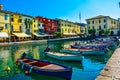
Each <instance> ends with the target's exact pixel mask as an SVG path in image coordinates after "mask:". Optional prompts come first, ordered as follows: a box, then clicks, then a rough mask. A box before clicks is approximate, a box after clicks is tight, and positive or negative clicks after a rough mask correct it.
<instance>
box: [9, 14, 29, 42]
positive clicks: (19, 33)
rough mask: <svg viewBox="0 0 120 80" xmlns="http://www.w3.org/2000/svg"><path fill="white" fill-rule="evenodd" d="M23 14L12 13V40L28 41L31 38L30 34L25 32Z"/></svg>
mask: <svg viewBox="0 0 120 80" xmlns="http://www.w3.org/2000/svg"><path fill="white" fill-rule="evenodd" d="M22 16H23V14H19V13H13V12H11V13H10V25H11V40H12V41H26V40H29V39H30V36H29V35H27V34H25V33H24V32H23V23H22Z"/></svg>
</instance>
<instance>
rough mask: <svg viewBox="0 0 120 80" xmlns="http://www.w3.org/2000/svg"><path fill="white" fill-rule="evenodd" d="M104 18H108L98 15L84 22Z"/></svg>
mask: <svg viewBox="0 0 120 80" xmlns="http://www.w3.org/2000/svg"><path fill="white" fill-rule="evenodd" d="M105 17H109V16H103V15H99V16H95V17H92V18H89V19H86V20H91V19H99V18H105Z"/></svg>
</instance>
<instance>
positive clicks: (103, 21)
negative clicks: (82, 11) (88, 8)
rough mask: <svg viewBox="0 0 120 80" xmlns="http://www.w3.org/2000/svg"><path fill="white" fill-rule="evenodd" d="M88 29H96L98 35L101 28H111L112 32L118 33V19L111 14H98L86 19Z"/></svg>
mask: <svg viewBox="0 0 120 80" xmlns="http://www.w3.org/2000/svg"><path fill="white" fill-rule="evenodd" d="M86 21H87V29H95V30H96V35H99V32H100V31H101V30H110V33H113V34H117V31H118V20H116V19H113V18H111V17H109V16H102V15H99V16H96V17H93V18H89V19H86Z"/></svg>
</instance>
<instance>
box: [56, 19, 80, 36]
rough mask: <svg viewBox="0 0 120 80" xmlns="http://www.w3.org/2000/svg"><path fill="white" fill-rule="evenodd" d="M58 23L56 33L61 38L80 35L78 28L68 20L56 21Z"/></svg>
mask: <svg viewBox="0 0 120 80" xmlns="http://www.w3.org/2000/svg"><path fill="white" fill-rule="evenodd" d="M56 20H57V22H58V31H59V32H60V33H61V34H62V35H63V36H76V35H80V26H79V25H78V24H75V23H73V22H71V21H68V20H62V19H56Z"/></svg>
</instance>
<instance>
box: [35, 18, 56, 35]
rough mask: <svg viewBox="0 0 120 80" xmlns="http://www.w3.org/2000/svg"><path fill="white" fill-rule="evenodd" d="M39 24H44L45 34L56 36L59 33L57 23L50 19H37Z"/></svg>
mask: <svg viewBox="0 0 120 80" xmlns="http://www.w3.org/2000/svg"><path fill="white" fill-rule="evenodd" d="M36 18H37V19H38V22H41V23H43V25H44V32H45V33H48V34H54V32H56V31H57V21H56V20H53V19H49V18H44V17H40V16H38V17H36Z"/></svg>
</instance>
